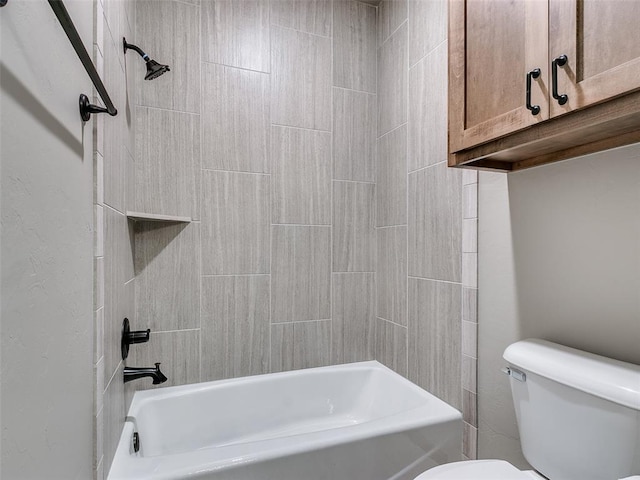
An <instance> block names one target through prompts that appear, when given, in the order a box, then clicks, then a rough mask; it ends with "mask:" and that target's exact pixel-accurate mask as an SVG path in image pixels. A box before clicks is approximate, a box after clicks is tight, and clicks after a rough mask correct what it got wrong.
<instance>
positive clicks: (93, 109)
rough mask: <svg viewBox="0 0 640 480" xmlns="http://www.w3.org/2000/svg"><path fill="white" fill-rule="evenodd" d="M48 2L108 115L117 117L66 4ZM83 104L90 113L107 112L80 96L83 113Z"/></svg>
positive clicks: (59, 0) (53, 0)
mask: <svg viewBox="0 0 640 480" xmlns="http://www.w3.org/2000/svg"><path fill="white" fill-rule="evenodd" d="M48 1H49V5H51V8H52V9H53V13H55V14H56V17H58V20H59V21H60V24H61V25H62V28H63V29H64V32H65V33H66V34H67V37H69V41H70V42H71V45H72V46H73V48H74V50H75V51H76V53H77V54H78V58H79V59H80V61H81V62H82V65H83V66H84V69H85V70H86V71H87V74H88V75H89V78H91V81H92V82H93V85H94V86H95V87H96V90H97V91H98V93H99V94H100V98H102V101H103V102H104V104H105V106H106V107H107V109H106V113H108V114H109V115H111V116H112V117H113V116H115V115H117V114H118V110H116V107H115V106H114V105H113V102H112V101H111V97H109V94H108V93H107V89H106V88H105V87H104V84H103V83H102V80H101V79H100V75H98V71H97V70H96V67H95V66H94V65H93V62H92V61H91V57H90V56H89V54H88V53H87V49H86V48H84V44H83V43H82V39H81V38H80V35H78V31H77V30H76V27H75V25H74V24H73V20H71V17H70V16H69V12H67V9H66V8H65V6H64V3H63V2H62V0H48ZM83 97H84V98H83ZM83 102H85V106H84V108H85V110H86V112H88V113H100V112H103V111H105V110H104V109H102V108H100V107H98V106H95V105H89V104H88V99H87V97H86V95H81V96H80V104H81V111H82V108H83V107H82V104H83ZM88 118H89V116H88V115H87V117H86V119H85V117H84V116H83V120H85V121H86V120H88Z"/></svg>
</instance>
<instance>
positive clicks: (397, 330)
mask: <svg viewBox="0 0 640 480" xmlns="http://www.w3.org/2000/svg"><path fill="white" fill-rule="evenodd" d="M375 351H376V360H378V361H379V362H380V363H382V364H384V365H386V366H387V367H389V368H391V369H392V370H395V371H396V372H397V373H399V374H400V375H403V376H405V377H406V376H407V327H403V326H400V325H396V324H395V323H392V322H387V321H386V320H384V319H382V318H377V319H376V342H375Z"/></svg>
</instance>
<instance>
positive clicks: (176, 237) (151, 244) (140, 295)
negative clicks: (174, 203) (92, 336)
mask: <svg viewBox="0 0 640 480" xmlns="http://www.w3.org/2000/svg"><path fill="white" fill-rule="evenodd" d="M135 252H136V255H135V264H136V282H135V283H136V286H135V290H136V324H135V325H132V328H133V329H134V330H144V329H147V328H150V329H151V331H152V332H156V331H162V330H183V329H187V328H199V327H200V276H199V274H200V225H199V224H197V223H190V224H181V223H174V224H166V223H154V222H138V223H136V229H135Z"/></svg>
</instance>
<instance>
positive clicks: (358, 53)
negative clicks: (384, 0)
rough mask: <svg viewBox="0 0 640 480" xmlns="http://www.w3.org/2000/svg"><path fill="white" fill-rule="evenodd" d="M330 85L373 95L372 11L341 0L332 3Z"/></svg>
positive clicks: (374, 39) (374, 22)
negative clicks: (331, 83) (331, 77)
mask: <svg viewBox="0 0 640 480" xmlns="http://www.w3.org/2000/svg"><path fill="white" fill-rule="evenodd" d="M333 25H334V31H333V85H335V86H336V87H344V88H351V89H353V90H359V91H363V92H371V93H375V92H376V61H377V60H376V54H377V48H376V47H377V42H376V29H375V25H376V8H375V7H373V6H372V5H366V4H364V3H360V2H355V1H348V0H343V1H339V2H334V3H333Z"/></svg>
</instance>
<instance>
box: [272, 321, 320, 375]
mask: <svg viewBox="0 0 640 480" xmlns="http://www.w3.org/2000/svg"><path fill="white" fill-rule="evenodd" d="M330 362H331V320H320V321H312V322H290V323H274V324H272V325H271V371H272V372H282V371H285V370H296V369H299V368H311V367H322V366H324V365H329V364H330Z"/></svg>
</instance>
